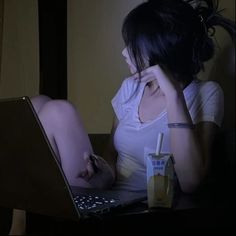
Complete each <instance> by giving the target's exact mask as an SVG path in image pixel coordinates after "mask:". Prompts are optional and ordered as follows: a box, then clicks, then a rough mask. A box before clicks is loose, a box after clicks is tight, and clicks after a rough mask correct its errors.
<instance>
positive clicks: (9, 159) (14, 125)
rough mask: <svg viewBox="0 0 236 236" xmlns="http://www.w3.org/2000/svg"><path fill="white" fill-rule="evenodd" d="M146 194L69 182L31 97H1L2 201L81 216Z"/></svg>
mask: <svg viewBox="0 0 236 236" xmlns="http://www.w3.org/2000/svg"><path fill="white" fill-rule="evenodd" d="M145 199H146V192H126V191H112V190H111V191H103V190H100V191H99V190H95V189H82V188H79V187H71V186H69V184H68V182H67V179H66V178H65V175H64V173H63V170H62V169H61V167H60V164H59V163H58V161H57V158H56V156H55V153H54V152H53V149H52V147H51V146H50V143H49V141H48V139H47V136H46V134H45V132H44V129H43V127H42V125H41V123H40V121H39V119H38V116H37V114H36V112H35V111H34V108H33V106H32V104H31V102H30V99H29V98H28V97H20V98H11V99H1V100H0V206H3V207H7V208H16V209H23V210H26V211H28V212H32V213H37V214H42V215H48V216H55V217H63V218H68V219H73V220H79V219H80V218H83V217H87V216H88V215H91V214H102V213H104V212H110V211H111V210H112V209H116V208H117V207H122V206H127V205H129V204H132V203H135V202H139V201H142V200H145Z"/></svg>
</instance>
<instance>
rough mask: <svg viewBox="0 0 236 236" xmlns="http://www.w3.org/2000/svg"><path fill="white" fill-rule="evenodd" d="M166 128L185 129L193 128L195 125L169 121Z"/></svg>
mask: <svg viewBox="0 0 236 236" xmlns="http://www.w3.org/2000/svg"><path fill="white" fill-rule="evenodd" d="M168 128H186V129H194V128H195V125H194V124H190V123H169V124H168Z"/></svg>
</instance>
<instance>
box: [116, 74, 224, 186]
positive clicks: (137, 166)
mask: <svg viewBox="0 0 236 236" xmlns="http://www.w3.org/2000/svg"><path fill="white" fill-rule="evenodd" d="M145 85H146V84H145V82H141V83H139V82H138V81H137V80H134V79H133V78H127V79H125V80H124V81H123V83H122V85H121V87H120V89H119V90H118V92H117V94H116V95H115V97H114V98H113V99H112V106H113V109H114V111H115V114H116V116H117V118H118V120H119V124H118V127H117V129H116V132H115V134H114V145H115V148H116V150H117V152H118V158H117V182H116V186H115V187H116V188H119V189H127V190H145V189H146V188H147V179H146V178H147V177H146V161H145V159H146V158H145V157H146V155H147V152H154V151H155V148H156V142H157V137H158V133H159V132H162V133H163V134H164V137H163V143H162V150H161V152H167V153H169V152H170V142H169V128H168V126H167V123H168V120H167V112H166V110H164V111H163V112H161V114H160V115H159V116H158V117H156V119H154V120H152V121H150V122H145V123H142V122H140V119H139V115H138V107H139V104H140V101H141V98H142V94H143V91H144V88H145ZM184 96H185V100H186V104H187V107H188V110H189V113H190V115H191V118H192V120H193V123H194V124H196V123H199V122H201V121H210V122H214V123H216V124H217V125H218V126H220V125H221V123H222V119H223V114H224V96H223V91H222V89H221V87H220V86H219V85H218V83H216V82H213V81H201V80H197V79H196V80H194V81H192V82H191V83H190V84H189V85H188V86H187V87H186V88H185V89H184Z"/></svg>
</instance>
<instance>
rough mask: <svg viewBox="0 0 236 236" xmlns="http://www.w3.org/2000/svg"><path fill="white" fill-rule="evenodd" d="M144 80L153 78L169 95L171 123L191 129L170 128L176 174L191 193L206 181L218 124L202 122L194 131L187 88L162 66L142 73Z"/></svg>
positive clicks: (167, 106)
mask: <svg viewBox="0 0 236 236" xmlns="http://www.w3.org/2000/svg"><path fill="white" fill-rule="evenodd" d="M141 76H142V78H141V79H142V80H144V81H148V80H150V78H151V79H152V80H153V77H155V79H156V80H157V83H158V85H159V87H160V89H161V91H162V93H163V95H164V96H165V103H166V109H167V118H168V123H169V124H170V123H183V124H187V127H184V128H183V127H182V128H180V127H173V126H172V127H170V128H169V129H170V150H171V152H172V154H173V156H174V160H175V171H176V174H177V177H178V180H179V183H180V186H181V189H182V191H184V192H187V193H191V192H193V191H195V190H196V189H197V187H198V186H199V185H200V183H201V182H202V180H203V179H204V177H205V175H206V173H207V170H208V165H209V161H210V156H211V153H210V150H211V148H212V143H213V138H214V135H215V133H216V132H217V125H215V124H214V123H213V122H202V123H200V124H197V125H196V127H195V129H192V125H193V121H192V119H191V116H190V114H189V111H188V108H187V105H186V102H185V98H184V94H183V85H182V84H180V83H179V82H177V81H176V80H174V79H173V78H172V76H171V75H170V74H168V73H167V72H164V71H163V69H162V68H161V67H160V66H158V65H155V66H152V67H149V68H148V69H146V70H145V71H143V72H142V74H141Z"/></svg>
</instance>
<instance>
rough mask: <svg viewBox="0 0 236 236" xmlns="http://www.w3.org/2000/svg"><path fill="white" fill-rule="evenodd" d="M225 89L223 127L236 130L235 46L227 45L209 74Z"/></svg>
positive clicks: (211, 78) (210, 77)
mask: <svg viewBox="0 0 236 236" xmlns="http://www.w3.org/2000/svg"><path fill="white" fill-rule="evenodd" d="M209 79H210V80H215V81H217V82H218V83H219V84H220V85H221V87H222V89H223V91H224V100H225V101H224V105H225V114H224V121H223V129H225V130H231V131H233V130H235V46H234V45H232V44H228V45H226V46H225V47H224V48H222V50H221V51H220V53H219V54H218V55H217V57H216V60H215V63H214V65H213V67H212V70H211V72H210V75H209Z"/></svg>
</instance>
